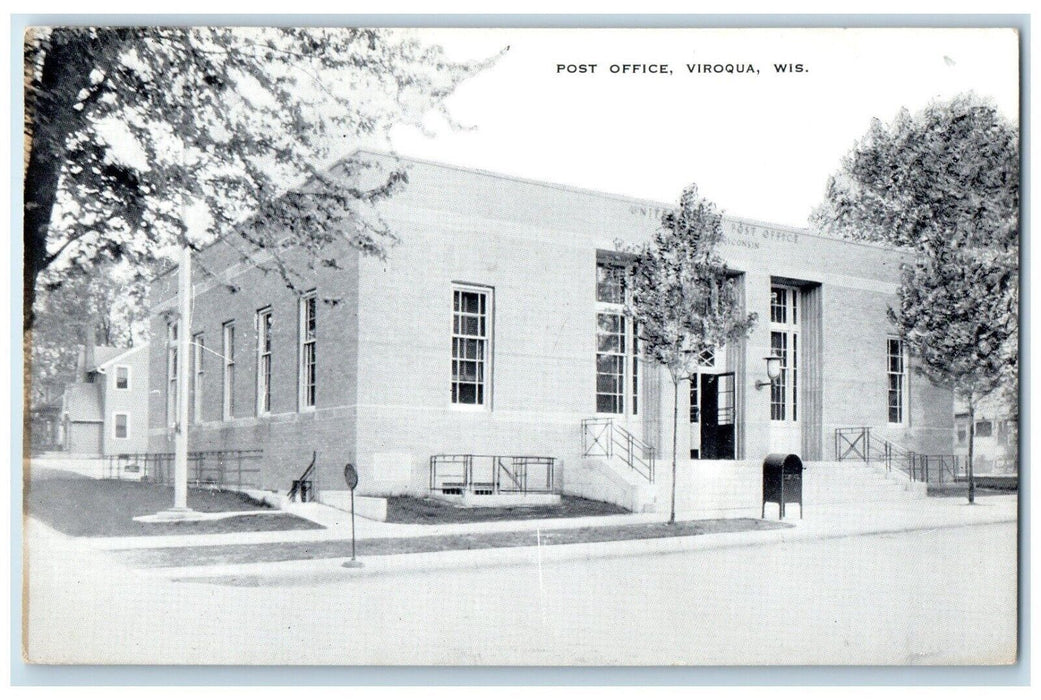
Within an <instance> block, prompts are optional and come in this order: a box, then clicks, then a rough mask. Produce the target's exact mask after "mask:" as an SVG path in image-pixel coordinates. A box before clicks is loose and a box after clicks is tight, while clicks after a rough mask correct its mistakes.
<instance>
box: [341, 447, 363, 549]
mask: <svg viewBox="0 0 1041 700" xmlns="http://www.w3.org/2000/svg"><path fill="white" fill-rule="evenodd" d="M343 478H344V480H346V481H347V488H348V489H350V492H351V560H350V561H345V562H344V563H343V566H344V567H346V568H348V569H356V568H358V567H360V566H362V563H361V562H360V561H358V560H357V559H356V558H355V556H354V554H355V552H354V489H355V488H357V486H358V470H357V469H355V468H354V465H353V464H351V463H350V462H348V463H347V466H345V467H344V468H343Z"/></svg>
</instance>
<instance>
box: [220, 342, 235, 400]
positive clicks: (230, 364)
mask: <svg viewBox="0 0 1041 700" xmlns="http://www.w3.org/2000/svg"><path fill="white" fill-rule="evenodd" d="M221 355H222V356H223V357H224V370H223V376H222V377H221V380H222V381H221V386H222V399H221V416H222V417H223V418H224V420H231V419H232V418H234V417H235V323H234V321H228V322H227V323H225V324H224V326H223V327H222V328H221Z"/></svg>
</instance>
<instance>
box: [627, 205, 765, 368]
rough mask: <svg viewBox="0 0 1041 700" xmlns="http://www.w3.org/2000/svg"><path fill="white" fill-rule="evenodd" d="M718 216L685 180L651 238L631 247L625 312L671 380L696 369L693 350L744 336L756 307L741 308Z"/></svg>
mask: <svg viewBox="0 0 1041 700" xmlns="http://www.w3.org/2000/svg"><path fill="white" fill-rule="evenodd" d="M722 222H723V215H722V214H721V213H720V212H719V211H718V210H717V209H716V207H715V205H713V204H712V203H711V202H709V201H707V200H705V199H703V198H701V197H699V196H698V189H697V186H696V185H690V186H689V187H687V189H686V190H684V192H683V195H682V196H681V198H680V204H679V208H678V209H676V210H675V211H669V212H666V213H665V214H664V215H663V216H662V222H661V226H660V227H659V229H658V231H657V232H656V234H655V236H654V238H653V240H652V241H651V242H650V243H648V244H646V245H644V246H642V247H640V248H638V249H636V250H635V251H633V252H634V253H635V258H634V260H633V267H632V274H631V278H630V279H631V282H630V287H631V293H630V302H629V305H628V312H629V314H630V315H631V316H632V318H633V320H634V321H635V323H636V325H637V329H638V333H639V338H640V340H641V343H642V348H641V349H642V351H643V354H644V356H645V357H646V358H647V359H648V360H651V361H653V362H656V363H658V364H660V365H663V366H664V367H666V368H667V369H668V370H669V375H670V377H671V378H672V380H673V381H674V382H680V381H683V380H685V379H687V378H688V377H689V376H690V375H691V373H692V372H694V371H696V369H697V365H698V358H699V356H700V355H701V354H702V353H703V352H705V351H707V350H718V349H719V348H721V347H723V346H724V345H726V344H727V343H728V342H730V341H732V340H734V339H736V338H739V337H742V336H744V335H747V334H748V332H750V331H751V329H752V327H753V325H754V324H755V321H756V314H754V313H752V314H748V315H747V316H744V315H742V306H741V303H740V299H739V297H738V293H737V287H736V284H735V280H734V278H733V277H732V276H731V275H730V273H729V271H728V269H727V266H726V263H725V262H723V259H722V258H721V257H720V256H719V254H718V253H717V252H716V247H717V246H718V244H719V242H720V241H721V240H722V236H723V225H722Z"/></svg>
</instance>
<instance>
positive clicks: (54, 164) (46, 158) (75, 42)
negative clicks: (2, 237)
mask: <svg viewBox="0 0 1041 700" xmlns="http://www.w3.org/2000/svg"><path fill="white" fill-rule="evenodd" d="M89 55H90V54H89V44H88V43H87V42H86V40H85V39H83V38H81V37H80V36H75V37H70V38H68V39H67V40H63V41H55V42H54V45H53V46H52V47H51V48H49V49H48V50H47V53H46V55H45V57H44V60H43V67H42V70H41V74H40V85H39V91H38V96H37V97H36V98H35V99H32V100H30V99H28V95H27V99H26V104H27V109H31V110H32V114H27V115H26V127H25V128H26V136H27V141H28V143H29V146H28V148H29V158H28V162H27V164H26V167H25V182H24V186H25V190H24V201H23V220H22V245H23V252H24V256H25V259H24V266H25V267H24V272H23V276H22V304H23V307H22V320H23V323H24V328H25V329H29V328H32V325H33V320H34V314H33V304H34V303H35V301H36V280H37V278H38V277H39V275H40V273H41V272H43V271H44V270H45V269H47V266H48V265H49V264H50V259H49V258H48V255H47V233H48V230H49V228H50V224H51V214H52V212H53V211H54V204H55V202H56V201H57V196H58V182H59V181H60V179H61V172H62V167H63V166H64V164H65V160H66V151H65V148H66V139H67V138H68V136H69V134H70V133H71V132H72V131H73V130H74V129H75V127H76V126H78V122H79V120H80V119H81V117H80V113H79V112H77V111H76V109H75V108H74V105H75V104H76V100H77V95H78V93H79V89H80V88H81V87H83V86H86V85H89V84H90V79H89V70H88V75H82V72H83V70H84V58H85V57H87V56H89Z"/></svg>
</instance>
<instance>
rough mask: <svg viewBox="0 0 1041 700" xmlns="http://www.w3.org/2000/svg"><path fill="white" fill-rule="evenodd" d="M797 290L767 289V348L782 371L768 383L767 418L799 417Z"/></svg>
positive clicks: (784, 419)
mask: <svg viewBox="0 0 1041 700" xmlns="http://www.w3.org/2000/svg"><path fill="white" fill-rule="evenodd" d="M798 299H799V290H798V289H796V288H794V287H777V286H775V287H771V288H770V351H771V354H772V355H773V356H774V357H779V358H781V374H780V375H779V376H778V377H777V379H775V380H774V381H773V382H772V383H771V385H770V420H776V421H797V420H798V419H799V325H798V320H799V316H798V311H799V310H798V303H799V302H798Z"/></svg>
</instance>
